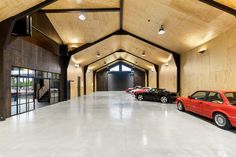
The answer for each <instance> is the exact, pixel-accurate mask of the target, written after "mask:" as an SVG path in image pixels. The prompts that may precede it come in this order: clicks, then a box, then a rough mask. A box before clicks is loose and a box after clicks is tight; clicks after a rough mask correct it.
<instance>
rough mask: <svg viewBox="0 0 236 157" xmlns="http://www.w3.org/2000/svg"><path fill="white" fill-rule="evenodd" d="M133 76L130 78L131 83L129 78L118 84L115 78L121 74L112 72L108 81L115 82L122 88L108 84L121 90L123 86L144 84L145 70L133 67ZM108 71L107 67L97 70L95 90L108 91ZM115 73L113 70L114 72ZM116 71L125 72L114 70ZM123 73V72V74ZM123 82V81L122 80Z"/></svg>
mask: <svg viewBox="0 0 236 157" xmlns="http://www.w3.org/2000/svg"><path fill="white" fill-rule="evenodd" d="M133 71H134V72H133V74H132V75H133V78H132V80H133V81H132V82H133V83H130V80H128V81H125V83H123V84H120V85H119V84H118V83H117V79H118V78H119V77H120V75H122V74H120V75H119V74H113V76H110V77H111V78H112V80H111V78H110V83H111V81H112V82H113V83H115V84H117V85H118V86H120V87H122V88H119V87H116V85H110V86H113V87H112V88H113V89H116V90H121V89H122V90H123V88H124V86H125V87H127V86H143V87H144V86H145V72H144V71H142V70H139V69H137V68H134V69H133ZM108 72H109V70H108V69H103V70H101V71H99V72H97V75H96V80H97V91H108V90H109V89H108ZM114 73H115V72H114ZM116 73H125V72H116ZM124 75H125V74H124ZM121 79H122V78H119V81H118V82H122V81H123V80H122V81H121ZM130 79H131V77H130ZM123 82H124V81H123Z"/></svg>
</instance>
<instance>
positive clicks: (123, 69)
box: [122, 65, 132, 71]
mask: <svg viewBox="0 0 236 157" xmlns="http://www.w3.org/2000/svg"><path fill="white" fill-rule="evenodd" d="M122 71H132V69H131V68H129V67H127V66H125V65H122Z"/></svg>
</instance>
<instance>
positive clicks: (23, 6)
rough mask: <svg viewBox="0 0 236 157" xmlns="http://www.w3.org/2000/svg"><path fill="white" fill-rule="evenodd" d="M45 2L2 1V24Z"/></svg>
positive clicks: (40, 0) (29, 0) (0, 2)
mask: <svg viewBox="0 0 236 157" xmlns="http://www.w3.org/2000/svg"><path fill="white" fill-rule="evenodd" d="M44 1H45V0H0V22H1V21H3V20H5V19H7V18H9V17H12V16H15V15H17V14H19V13H21V12H23V11H25V10H27V9H29V8H32V7H33V6H35V5H37V4H40V3H42V2H44Z"/></svg>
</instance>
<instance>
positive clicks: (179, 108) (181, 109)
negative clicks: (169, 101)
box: [177, 101, 185, 112]
mask: <svg viewBox="0 0 236 157" xmlns="http://www.w3.org/2000/svg"><path fill="white" fill-rule="evenodd" d="M177 109H178V110H179V111H182V112H183V111H185V108H184V105H183V103H182V102H181V101H179V102H178V103H177Z"/></svg>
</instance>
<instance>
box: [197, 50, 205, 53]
mask: <svg viewBox="0 0 236 157" xmlns="http://www.w3.org/2000/svg"><path fill="white" fill-rule="evenodd" d="M205 52H206V50H200V51H199V52H198V53H201V54H203V53H205Z"/></svg>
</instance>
